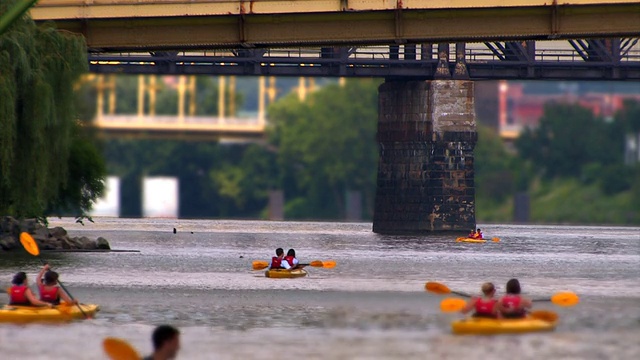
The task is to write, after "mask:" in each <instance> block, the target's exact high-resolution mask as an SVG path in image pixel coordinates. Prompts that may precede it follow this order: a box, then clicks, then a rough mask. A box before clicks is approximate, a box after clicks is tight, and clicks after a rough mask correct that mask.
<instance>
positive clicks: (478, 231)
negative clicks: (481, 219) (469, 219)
mask: <svg viewBox="0 0 640 360" xmlns="http://www.w3.org/2000/svg"><path fill="white" fill-rule="evenodd" d="M482 238H483V235H482V230H480V229H478V230H477V231H476V237H475V238H474V239H482Z"/></svg>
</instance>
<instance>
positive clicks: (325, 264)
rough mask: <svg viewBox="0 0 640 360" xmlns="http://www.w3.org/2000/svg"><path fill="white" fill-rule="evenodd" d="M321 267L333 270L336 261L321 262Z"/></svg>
mask: <svg viewBox="0 0 640 360" xmlns="http://www.w3.org/2000/svg"><path fill="white" fill-rule="evenodd" d="M322 267H323V268H325V269H333V268H334V267H336V261H335V260H327V261H323V262H322Z"/></svg>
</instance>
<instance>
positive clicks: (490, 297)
mask: <svg viewBox="0 0 640 360" xmlns="http://www.w3.org/2000/svg"><path fill="white" fill-rule="evenodd" d="M481 289H482V297H473V298H471V300H469V302H468V303H467V305H466V306H465V307H464V308H463V309H462V313H463V314H467V313H468V312H469V311H471V310H474V313H473V315H472V316H473V317H483V318H492V319H496V318H497V317H498V306H497V305H498V300H497V299H496V298H495V297H494V296H495V294H496V287H495V286H494V285H493V283H490V282H488V283H484V284H482V288H481Z"/></svg>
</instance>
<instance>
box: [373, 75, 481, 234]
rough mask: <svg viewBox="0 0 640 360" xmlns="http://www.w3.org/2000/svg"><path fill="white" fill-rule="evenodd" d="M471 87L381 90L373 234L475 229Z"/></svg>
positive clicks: (407, 85) (400, 84) (439, 83)
mask: <svg viewBox="0 0 640 360" xmlns="http://www.w3.org/2000/svg"><path fill="white" fill-rule="evenodd" d="M473 85H474V84H473V82H472V81H467V80H433V81H387V82H385V83H384V84H382V85H381V86H380V88H379V89H378V91H379V94H378V96H379V97H378V99H379V105H378V107H379V109H378V142H379V146H380V159H379V162H378V183H377V190H376V201H375V214H374V219H373V231H374V232H376V233H388V234H394V233H395V234H397V233H413V234H425V233H431V232H436V231H468V230H469V229H471V228H473V227H475V189H474V180H473V177H474V170H473V149H474V146H475V144H476V141H477V133H476V120H475V110H474V86H473Z"/></svg>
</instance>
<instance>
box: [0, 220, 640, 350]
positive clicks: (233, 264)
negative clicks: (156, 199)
mask: <svg viewBox="0 0 640 360" xmlns="http://www.w3.org/2000/svg"><path fill="white" fill-rule="evenodd" d="M51 225H52V226H58V225H59V226H64V227H65V228H67V230H68V231H69V233H70V235H72V236H89V237H93V238H96V237H98V236H104V237H105V238H107V239H108V240H109V241H110V242H111V245H112V248H114V249H135V250H140V253H66V254H59V253H58V254H46V255H45V257H46V258H47V260H48V261H49V263H50V264H51V265H52V266H53V267H55V268H56V270H57V271H58V272H60V273H61V280H63V281H64V282H65V285H67V287H68V288H69V289H70V291H72V294H73V295H74V296H75V297H77V298H78V299H80V300H81V301H82V302H85V303H97V304H100V306H101V308H102V311H101V312H99V313H98V315H97V316H96V318H95V319H93V320H89V321H82V322H75V323H72V324H64V325H33V324H31V325H23V326H18V325H8V324H0V353H1V354H2V356H1V357H2V358H3V359H18V358H20V359H82V360H85V359H106V357H105V355H103V354H102V350H101V341H102V339H103V338H104V337H106V336H117V337H122V338H125V339H127V340H128V341H130V342H131V343H132V344H133V345H134V346H135V347H136V348H137V349H139V351H140V352H141V353H148V352H149V351H150V349H151V344H150V340H149V338H150V333H151V331H152V330H153V327H154V326H155V325H158V324H162V323H170V324H174V325H177V326H178V327H179V328H180V330H181V332H182V338H181V340H182V350H181V352H180V355H179V359H243V360H244V359H257V358H264V357H277V356H280V357H282V356H289V357H298V358H299V357H304V358H307V359H407V358H415V359H418V358H433V359H459V358H467V359H469V358H471V359H476V358H478V359H481V358H482V359H509V360H512V359H514V358H516V359H543V358H554V359H559V358H561V359H639V358H640V341H639V339H640V228H629V227H627V228H622V227H569V226H526V227H525V226H513V225H491V226H489V225H488V226H482V228H483V231H484V232H485V234H487V235H489V236H499V237H500V238H501V239H502V241H500V242H498V243H493V242H488V243H485V244H466V243H456V242H455V241H454V239H453V236H431V237H412V236H381V235H376V234H373V233H372V232H371V224H344V223H301V222H262V221H205V220H165V219H162V220H156V219H135V220H133V219H111V218H100V219H96V223H95V224H91V223H89V224H87V225H86V226H84V227H83V226H80V225H77V224H74V223H73V221H72V219H54V220H53V221H52V223H51ZM174 227H175V228H177V234H173V231H172V229H173V228H174ZM276 247H283V248H285V250H286V249H287V248H289V247H293V248H295V249H296V251H297V255H298V258H299V259H300V260H301V261H303V262H306V261H309V260H315V259H320V260H323V259H333V260H336V261H337V264H338V266H337V267H336V268H335V269H316V268H310V276H309V277H306V278H301V279H267V278H265V277H264V275H263V273H262V272H253V271H251V261H252V260H257V259H264V260H268V259H269V258H270V256H271V254H272V253H273V251H274V249H275V248H276ZM19 270H27V271H28V273H30V275H32V276H31V279H33V277H34V276H35V274H36V273H37V271H38V267H37V263H36V261H34V259H33V258H31V257H29V256H28V255H20V256H18V255H16V254H14V253H12V254H10V255H7V254H0V272H1V274H2V276H0V285H2V286H7V285H8V283H9V281H10V279H11V275H12V273H14V272H16V271H19ZM511 277H517V278H519V279H520V280H521V283H522V284H523V290H524V292H525V293H527V294H528V295H530V296H548V295H550V294H552V293H554V292H557V291H562V290H571V291H574V292H576V293H577V294H578V295H579V296H580V299H581V302H580V304H578V305H577V306H575V307H572V308H557V307H554V306H553V305H551V304H545V305H540V306H539V307H540V308H544V309H550V310H554V311H557V312H558V313H559V315H560V319H561V322H560V324H559V326H558V329H557V330H556V331H555V332H553V333H543V334H529V335H519V336H499V337H476V336H465V337H461V336H454V335H451V334H450V328H449V323H450V321H451V320H453V319H457V318H460V315H458V314H442V313H440V311H439V308H438V304H439V301H440V300H442V297H439V296H437V295H432V294H428V293H426V292H424V283H425V282H426V281H439V282H443V283H445V284H447V285H448V286H449V287H451V288H453V289H456V290H460V291H467V292H476V291H477V290H478V288H479V286H480V285H481V283H482V282H484V281H493V282H494V283H496V284H497V285H498V286H499V288H500V289H502V288H503V287H504V283H506V281H507V280H508V279H509V278H511ZM0 301H2V302H4V299H1V300H0Z"/></svg>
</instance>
